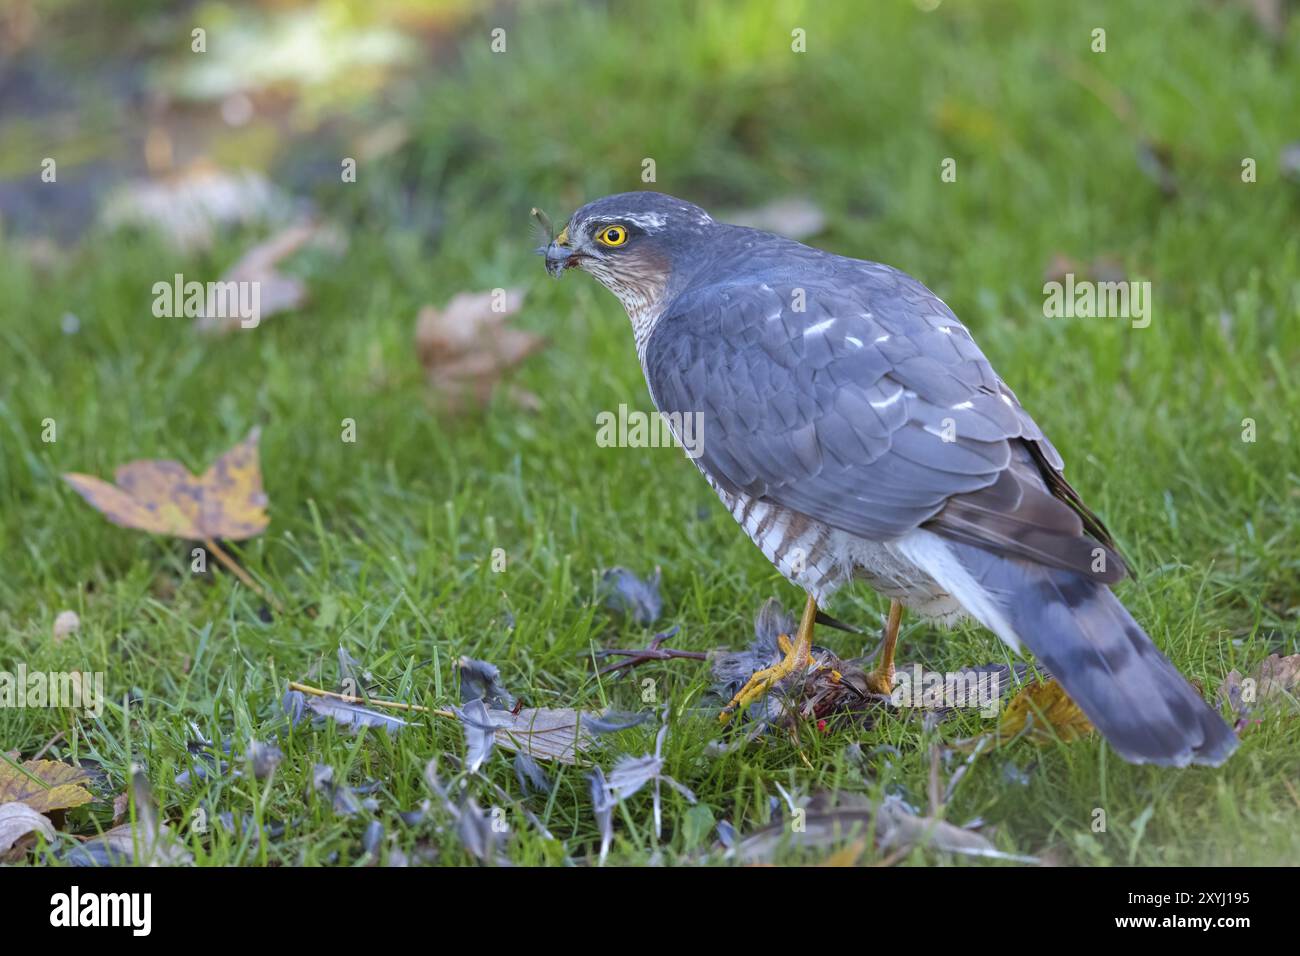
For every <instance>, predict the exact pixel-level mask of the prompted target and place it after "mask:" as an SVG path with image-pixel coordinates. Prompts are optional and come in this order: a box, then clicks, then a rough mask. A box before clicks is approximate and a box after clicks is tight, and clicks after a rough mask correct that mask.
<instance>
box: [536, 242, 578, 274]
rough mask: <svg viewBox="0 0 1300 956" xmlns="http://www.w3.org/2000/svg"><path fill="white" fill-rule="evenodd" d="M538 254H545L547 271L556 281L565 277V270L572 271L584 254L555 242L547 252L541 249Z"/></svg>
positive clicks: (548, 247) (547, 248)
mask: <svg viewBox="0 0 1300 956" xmlns="http://www.w3.org/2000/svg"><path fill="white" fill-rule="evenodd" d="M538 252H543V253H544V254H545V256H546V271H547V272H549V273H550V274H551V276H552V277H553V278H556V279H558V278H559V277H560V276H561V275H563V273H564V270H565V269H571V268H573V267H574V266H576V265H577V264H578V260H579V259H580V258H582V253H580V252H578V250H576V249H574V248H572V247H571V246H562V245H560V243H559V242H555V241H553V242H551V244H550V245H549V246H547V247H546V248H545V250H541V249H539V250H538Z"/></svg>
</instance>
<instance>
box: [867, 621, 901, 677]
mask: <svg viewBox="0 0 1300 956" xmlns="http://www.w3.org/2000/svg"><path fill="white" fill-rule="evenodd" d="M901 623H903V605H902V604H901V603H900V602H899V601H890V602H889V620H888V621H886V622H885V642H884V646H882V647H881V648H880V662H879V663H878V664H876V668H875V670H873V671H872V672H871V673H870V674H868V675H867V688H868V689H869V690H870V691H871V692H872V693H873V694H885V695H888V694H890V693H892V692H893V690H894V648H895V647H897V646H898V626H899V625H900V624H901Z"/></svg>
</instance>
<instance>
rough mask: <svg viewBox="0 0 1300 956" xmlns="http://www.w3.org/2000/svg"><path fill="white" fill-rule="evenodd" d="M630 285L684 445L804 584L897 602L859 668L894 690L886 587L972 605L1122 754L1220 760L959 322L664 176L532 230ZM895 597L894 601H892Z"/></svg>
mask: <svg viewBox="0 0 1300 956" xmlns="http://www.w3.org/2000/svg"><path fill="white" fill-rule="evenodd" d="M545 255H546V266H547V270H548V271H549V272H550V273H551V274H552V275H554V276H556V277H558V276H559V275H561V274H562V273H563V272H564V270H565V269H567V268H570V267H573V266H576V267H578V268H580V269H582V270H584V271H586V272H589V273H591V274H592V275H593V276H595V277H596V278H597V279H598V280H599V281H600V282H601V283H602V284H604V285H605V286H606V287H607V288H608V289H609V290H610V291H611V292H613V293H614V294H615V295H616V296H617V297H618V298H619V300H620V301H621V302H622V303H623V305H624V307H625V308H626V310H627V314H628V316H629V318H630V319H631V320H632V329H633V333H634V335H635V339H636V349H637V355H638V357H639V358H640V361H641V367H642V370H643V371H644V373H645V379H646V384H647V385H648V386H649V388H650V395H651V398H652V400H653V401H654V404H655V406H656V407H657V408H658V409H659V411H660V412H662V413H665V414H666V415H668V417H669V420H672V414H671V413H677V414H678V415H685V414H692V413H700V414H702V416H703V419H702V424H703V434H702V438H703V440H702V443H701V445H700V448H701V449H702V453H701V454H700V455H699V457H697V458H696V459H695V461H696V464H697V465H698V467H699V468H700V470H701V471H702V472H703V473H704V476H705V478H707V479H708V481H709V484H710V485H712V486H713V488H714V489H715V490H716V491H717V493H718V495H719V497H720V498H721V499H722V502H723V504H724V505H726V507H727V509H728V510H729V511H730V512H731V514H732V515H733V516H734V517H735V518H736V520H737V521H738V522H739V523H740V525H741V527H743V528H744V529H745V531H746V532H747V533H748V534H749V536H750V537H751V538H752V539H753V540H754V543H755V544H757V545H758V547H759V548H760V549H761V550H762V552H763V554H764V555H765V556H766V557H767V558H768V560H770V561H771V562H772V563H773V564H774V565H776V567H777V568H778V569H779V570H780V571H781V573H782V574H783V575H784V576H785V577H786V578H788V579H789V580H790V581H792V582H794V583H795V584H797V585H798V586H799V587H801V588H803V589H804V591H805V592H807V595H808V600H807V604H806V606H805V609H804V615H803V621H802V624H801V626H800V628H799V633H798V635H797V639H796V641H795V642H794V644H793V646H792V647H791V649H790V653H789V655H788V656H787V657H786V659H785V660H784V661H783V662H781V663H780V664H778V665H777V666H776V667H773V668H770V669H769V670H767V671H760V672H759V673H758V674H755V675H754V678H753V680H751V681H750V683H749V684H748V685H747V686H746V688H745V689H743V690H742V691H741V693H740V694H738V695H737V696H736V698H735V699H734V700H733V701H732V703H731V705H729V708H728V711H730V710H731V709H734V708H736V707H739V706H743V705H745V704H747V703H749V702H750V701H752V700H754V699H756V698H757V697H758V696H760V695H761V694H762V693H764V692H765V691H766V690H767V689H768V688H769V687H771V686H772V684H773V683H775V682H776V681H777V680H778V679H780V678H782V677H784V676H786V675H788V674H790V673H793V672H794V671H796V670H797V669H799V668H801V667H803V666H805V665H806V663H807V660H808V654H809V650H810V647H811V642H812V628H813V623H814V621H815V619H816V615H817V606H818V605H819V604H824V603H825V602H826V600H827V599H828V598H829V597H830V595H831V594H832V592H833V591H834V590H835V589H836V588H837V587H839V586H840V585H842V584H844V583H845V582H848V581H851V580H865V581H867V582H868V583H869V584H870V585H871V586H872V587H874V588H875V589H876V590H877V591H879V592H880V593H882V594H884V595H886V596H888V597H889V598H891V600H892V601H893V602H894V603H893V605H892V606H891V613H890V616H889V620H890V625H891V626H890V627H889V628H888V629H887V633H886V641H885V647H884V650H883V653H882V659H881V661H880V664H879V666H878V667H877V669H876V671H875V672H874V674H873V675H872V680H871V685H872V686H873V687H874V688H877V689H880V690H882V691H888V689H889V687H890V686H891V683H892V679H893V649H894V641H895V639H896V635H897V624H898V620H899V616H900V614H901V606H906V607H908V608H911V609H913V610H914V611H916V612H917V613H919V614H920V615H922V616H923V617H924V618H928V619H937V620H939V621H942V622H945V623H947V622H951V621H953V620H956V619H958V618H960V617H962V616H965V615H968V616H970V617H972V618H974V619H975V620H977V621H979V622H980V623H981V624H983V625H984V626H985V627H987V628H989V629H990V630H991V631H993V632H994V633H995V634H996V635H997V636H998V637H1000V638H1001V639H1002V640H1003V641H1004V642H1006V643H1007V644H1008V645H1009V646H1010V647H1011V648H1012V649H1013V650H1019V649H1020V648H1021V647H1022V646H1024V647H1027V648H1028V649H1029V650H1031V651H1032V652H1033V653H1034V654H1035V655H1036V656H1037V657H1038V658H1039V660H1041V661H1043V662H1044V664H1046V666H1047V667H1048V668H1049V669H1050V671H1051V673H1052V674H1053V676H1055V677H1056V678H1057V679H1058V680H1059V681H1060V682H1061V684H1062V685H1063V686H1064V688H1065V690H1066V692H1067V693H1068V694H1069V695H1070V697H1071V698H1072V699H1073V700H1074V701H1075V702H1076V703H1077V704H1078V705H1079V706H1080V707H1081V708H1082V709H1083V711H1084V713H1085V714H1086V715H1087V716H1088V717H1089V719H1090V720H1091V721H1092V722H1093V724H1095V725H1096V726H1097V728H1098V729H1100V731H1101V732H1102V734H1103V735H1104V736H1105V737H1106V739H1107V740H1108V741H1109V742H1110V744H1111V746H1113V747H1114V748H1115V750H1116V751H1117V752H1118V753H1119V754H1120V755H1121V756H1122V757H1124V759H1126V760H1129V761H1132V762H1135V763H1142V762H1151V763H1158V764H1172V765H1176V766H1184V765H1186V764H1189V763H1203V764H1219V763H1221V762H1222V761H1223V760H1225V759H1226V758H1227V757H1228V755H1229V754H1231V753H1232V751H1233V749H1234V748H1235V746H1236V743H1237V740H1236V737H1235V736H1234V734H1233V732H1232V731H1231V729H1229V727H1228V726H1227V725H1226V724H1225V723H1224V721H1223V720H1222V719H1221V718H1220V717H1219V715H1218V714H1217V713H1215V712H1214V711H1213V710H1212V709H1211V708H1210V707H1209V706H1207V705H1206V703H1205V701H1204V700H1203V699H1202V698H1201V696H1200V695H1199V694H1198V693H1197V692H1196V691H1195V690H1194V689H1193V688H1192V687H1191V686H1190V685H1189V684H1188V683H1187V681H1186V680H1185V679H1184V678H1183V676H1182V675H1181V674H1180V673H1179V672H1178V670H1177V669H1175V667H1174V666H1173V664H1171V663H1170V661H1169V659H1168V658H1167V657H1165V655H1164V654H1162V653H1161V652H1160V651H1159V649H1157V647H1156V646H1155V644H1154V643H1152V641H1151V639H1150V638H1149V637H1148V636H1147V635H1146V633H1145V632H1144V631H1143V630H1142V628H1141V627H1140V626H1139V625H1138V624H1137V622H1136V621H1134V619H1133V617H1132V616H1131V615H1130V614H1129V613H1128V611H1127V610H1126V609H1125V608H1124V606H1123V605H1122V604H1121V603H1120V602H1119V600H1118V599H1117V598H1116V597H1115V595H1114V594H1113V593H1112V592H1111V589H1110V585H1112V584H1114V583H1115V582H1116V581H1118V580H1120V579H1121V578H1123V577H1124V576H1125V574H1126V572H1127V568H1126V565H1125V563H1124V560H1123V559H1122V558H1121V557H1120V555H1119V553H1118V551H1117V549H1116V546H1115V543H1114V542H1113V540H1112V539H1111V536H1110V534H1109V533H1108V532H1107V531H1106V528H1105V526H1104V525H1103V524H1102V523H1101V521H1100V520H1099V519H1098V518H1097V516H1096V515H1094V514H1093V513H1092V512H1091V511H1089V510H1088V508H1087V507H1086V506H1085V505H1084V504H1083V501H1082V500H1081V499H1080V497H1079V495H1078V494H1077V493H1076V492H1075V490H1074V489H1073V488H1072V487H1071V486H1070V485H1069V484H1068V483H1067V482H1066V480H1065V477H1064V475H1063V473H1062V468H1063V463H1062V461H1061V457H1060V455H1059V454H1057V451H1056V449H1055V448H1053V447H1052V445H1051V443H1050V442H1049V441H1048V440H1047V438H1046V437H1045V436H1044V435H1043V433H1042V431H1041V430H1040V429H1039V427H1038V425H1037V424H1035V422H1034V420H1033V419H1032V418H1030V416H1029V414H1028V413H1027V412H1026V411H1025V410H1024V408H1022V407H1021V405H1020V402H1019V401H1018V400H1017V399H1016V396H1015V394H1014V393H1013V392H1012V391H1011V389H1010V388H1008V387H1007V386H1006V384H1005V383H1004V382H1003V381H1002V379H1001V378H999V377H998V375H997V373H996V372H994V371H993V367H992V366H991V365H990V364H989V362H988V359H986V358H985V357H984V354H983V353H982V352H981V351H980V349H979V347H978V346H977V345H976V344H975V342H974V340H973V339H972V338H971V335H970V333H969V332H968V331H967V330H966V327H965V326H964V325H962V323H961V322H960V321H958V319H957V317H956V316H955V315H954V314H953V313H952V311H951V310H950V309H949V308H948V307H947V306H946V305H944V303H943V302H942V301H940V299H939V298H938V297H937V296H936V295H934V293H932V292H931V291H930V290H929V289H927V288H926V287H925V286H924V285H922V284H921V283H920V282H918V281H917V280H916V279H913V278H912V277H911V276H908V275H906V274H904V273H902V272H900V271H898V270H897V269H893V268H891V267H889V266H886V265H880V264H879V263H875V262H866V261H863V260H859V259H849V258H845V257H843V256H838V255H833V254H831V253H828V252H824V251H822V250H819V249H814V248H811V247H809V246H806V245H803V244H801V243H798V242H794V241H792V240H789V239H785V238H781V237H779V236H775V235H772V234H770V233H766V232H760V231H757V230H754V229H747V228H743V227H739V226H731V225H726V224H724V223H720V222H715V221H714V220H713V218H712V217H710V216H709V215H708V214H707V213H706V212H705V211H704V210H703V209H700V208H699V207H698V206H695V205H692V204H691V203H688V202H685V201H683V200H680V199H675V198H673V197H671V196H666V195H663V194H662V193H654V192H636V193H623V194H620V195H614V196H606V197H605V198H603V199H598V200H596V201H595V202H592V203H589V204H588V205H586V206H584V207H582V208H581V209H579V210H578V211H577V212H576V213H574V215H573V217H572V218H571V219H570V220H569V222H568V224H567V225H566V227H565V228H564V230H563V231H562V232H561V233H560V235H559V236H557V237H556V238H555V239H553V240H552V241H551V242H550V244H549V245H548V246H547V247H546V248H545ZM900 605H901V606H900Z"/></svg>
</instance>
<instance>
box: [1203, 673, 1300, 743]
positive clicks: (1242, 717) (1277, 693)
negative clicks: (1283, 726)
mask: <svg viewBox="0 0 1300 956" xmlns="http://www.w3.org/2000/svg"><path fill="white" fill-rule="evenodd" d="M1297 694H1300V654H1292V655H1290V656H1289V657H1282V656H1281V655H1279V654H1270V655H1269V656H1268V657H1266V658H1264V660H1262V661H1260V664H1259V666H1258V667H1256V668H1255V672H1254V673H1253V674H1252V675H1251V676H1250V677H1249V678H1247V677H1243V676H1242V675H1241V672H1240V671H1235V670H1234V671H1230V672H1229V673H1228V676H1227V677H1225V678H1224V679H1223V683H1222V684H1220V685H1219V695H1218V696H1219V702H1220V703H1222V704H1227V705H1228V708H1229V710H1231V711H1232V713H1233V715H1234V716H1235V718H1236V719H1235V721H1234V726H1235V727H1236V729H1237V730H1238V731H1242V730H1245V729H1246V728H1247V727H1248V726H1250V725H1251V724H1252V723H1259V716H1258V712H1259V711H1260V709H1261V708H1263V707H1266V706H1269V705H1275V704H1278V703H1280V702H1282V701H1284V700H1289V699H1294V698H1295V697H1296V696H1297ZM1252 718H1253V719H1252Z"/></svg>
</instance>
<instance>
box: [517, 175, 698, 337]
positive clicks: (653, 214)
mask: <svg viewBox="0 0 1300 956" xmlns="http://www.w3.org/2000/svg"><path fill="white" fill-rule="evenodd" d="M713 225H714V222H713V220H712V219H711V218H710V217H709V214H708V213H706V212H705V211H704V210H703V209H701V208H700V207H699V206H695V205H692V204H691V203H688V202H686V201H685V200H682V199H677V198H675V197H673V196H666V195H664V194H663V193H654V192H635V193H618V194H616V195H613V196H605V197H604V198H602V199H597V200H595V201H594V202H589V203H587V205H585V206H583V207H582V208H581V209H579V210H578V211H577V212H575V213H574V214H573V216H572V217H571V218H570V219H569V221H568V223H567V224H566V225H565V227H564V228H563V229H562V230H561V231H560V234H559V235H558V236H556V237H555V238H554V239H552V240H551V242H550V244H549V245H547V246H545V247H544V248H543V249H539V250H538V252H542V253H544V255H545V256H546V271H547V272H549V273H550V274H551V275H553V276H555V277H556V278H557V279H558V278H559V277H560V276H561V275H563V273H564V271H565V270H566V269H571V268H573V267H575V266H576V267H577V268H579V269H582V270H583V271H584V272H590V273H591V274H592V275H593V276H595V277H596V278H597V279H598V280H600V282H601V284H603V285H604V286H605V287H606V288H607V289H609V290H610V291H611V292H613V293H614V294H615V295H616V296H618V298H619V299H620V300H621V301H622V302H623V305H624V306H626V307H627V309H628V311H629V312H632V311H633V309H634V308H636V309H639V308H644V307H646V306H647V305H650V304H652V303H654V302H656V301H658V300H659V299H660V298H661V297H662V295H663V293H664V290H665V289H667V288H668V286H669V283H670V282H671V280H672V278H673V276H674V275H677V274H680V272H681V270H682V266H683V265H684V264H686V263H687V262H689V261H690V257H691V256H692V255H698V254H699V248H700V247H699V242H698V240H699V239H700V237H701V235H702V234H703V233H705V232H707V231H708V230H709V229H710V228H712V227H713Z"/></svg>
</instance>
